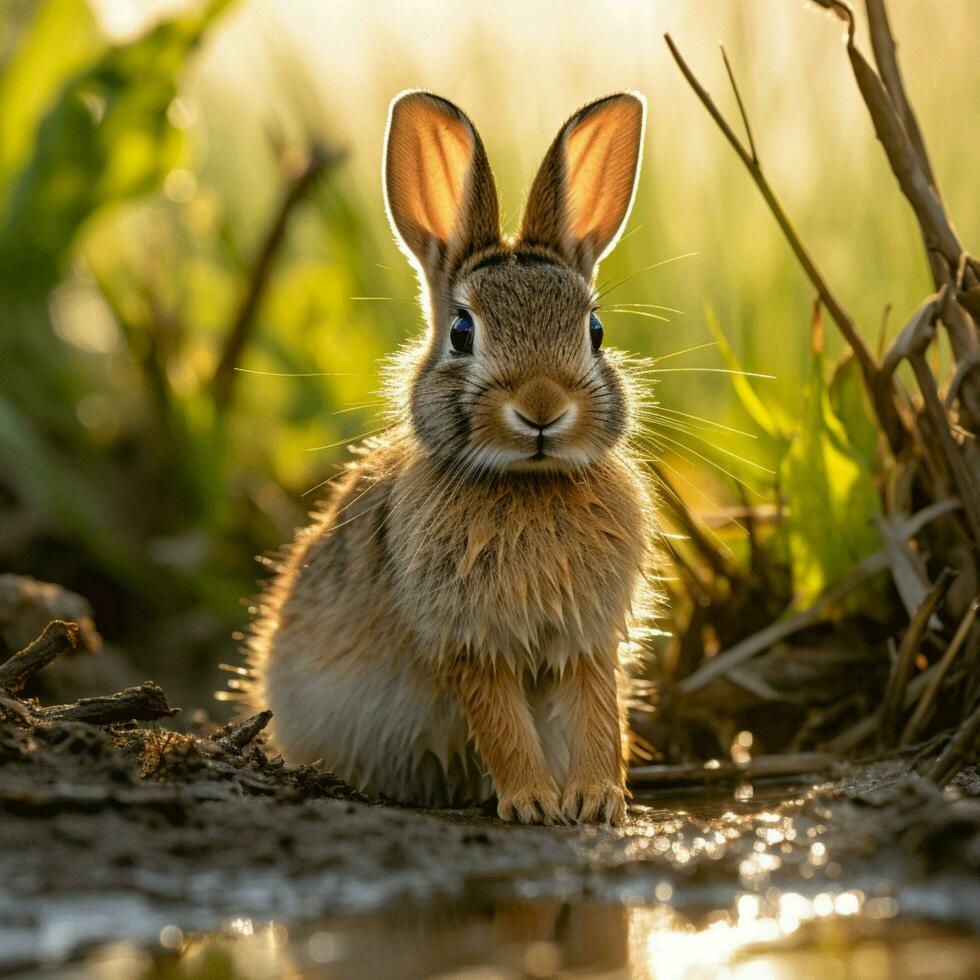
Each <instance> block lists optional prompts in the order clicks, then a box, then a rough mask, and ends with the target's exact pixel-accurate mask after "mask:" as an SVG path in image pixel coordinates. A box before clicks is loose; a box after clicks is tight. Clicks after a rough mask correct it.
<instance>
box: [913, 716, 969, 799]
mask: <svg viewBox="0 0 980 980" xmlns="http://www.w3.org/2000/svg"><path fill="white" fill-rule="evenodd" d="M978 738H980V705H977V707H976V708H974V709H973V713H972V714H971V715H970V716H969V717H968V718H967V719H966V721H965V722H963V724H962V725H961V726H960V728H959V730H958V731H957V732H956V734H955V735H954V736H953V738H952V741H950V743H949V745H947V746H946V748H945V749H944V750H943V753H942V755H940V756H939V758H938V759H936V761H935V762H934V763H933V764H932V766H931V767H930V768H929V771H928V772H927V773H926V776H927V777H928V778H929V779H930V780H932V782H934V783H935V784H936V785H937V786H945V785H946V784H947V783H948V782H949V781H950V780H951V779H952V778H953V777H954V776H955V775H956V774H957V773H958V772H959V771H960V769H961V768H962V766H963V764H964V763H970V762H975V761H976V757H977V739H978Z"/></svg>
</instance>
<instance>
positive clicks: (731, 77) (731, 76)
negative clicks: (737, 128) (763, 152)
mask: <svg viewBox="0 0 980 980" xmlns="http://www.w3.org/2000/svg"><path fill="white" fill-rule="evenodd" d="M718 47H720V48H721V60H722V61H724V62H725V71H726V72H728V81H729V82H731V85H732V92H733V93H734V94H735V101H736V102H737V103H738V111H739V114H740V115H741V117H742V125H743V126H744V127H745V136H746V138H747V139H748V141H749V150H750V151H751V153H752V162H753V163H755V164H756V165H758V163H759V154H758V152H757V151H756V148H755V140H754V139H753V137H752V126H751V125H750V124H749V116H748V113H747V112H746V111H745V103H744V102H743V101H742V93H741V92H740V91H739V90H738V82H736V81H735V73H734V72H733V71H732V66H731V63H730V62H729V60H728V52H727V51H726V50H725V45H724V44H719V45H718Z"/></svg>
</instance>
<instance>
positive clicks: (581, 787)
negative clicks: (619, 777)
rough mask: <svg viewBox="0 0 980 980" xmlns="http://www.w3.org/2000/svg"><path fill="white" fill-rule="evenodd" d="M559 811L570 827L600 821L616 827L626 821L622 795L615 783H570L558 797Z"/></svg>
mask: <svg viewBox="0 0 980 980" xmlns="http://www.w3.org/2000/svg"><path fill="white" fill-rule="evenodd" d="M561 810H562V813H563V814H564V817H565V819H566V820H568V821H569V822H570V823H598V822H600V821H601V822H603V823H608V824H611V825H612V826H614V827H618V826H620V825H621V824H622V823H623V822H624V821H625V820H626V794H625V792H624V791H623V787H622V786H617V785H616V784H615V783H611V782H604V781H601V780H595V781H590V782H585V781H579V780H573V781H572V782H571V783H569V784H568V786H567V787H566V788H565V792H564V793H563V794H562V798H561Z"/></svg>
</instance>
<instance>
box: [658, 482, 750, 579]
mask: <svg viewBox="0 0 980 980" xmlns="http://www.w3.org/2000/svg"><path fill="white" fill-rule="evenodd" d="M650 471H651V472H652V473H653V475H654V476H655V477H656V478H657V480H658V482H659V483H661V484H662V485H663V486H664V487H665V489H666V490H667V493H666V494H665V495H664V496H663V497H662V498H661V501H662V503H663V506H664V507H666V508H667V510H668V511H670V513H671V515H672V516H673V517H674V519H675V520H676V521H677V523H678V524H679V525H680V528H681V530H682V531H683V532H684V534H686V535H687V537H688V539H689V540H690V542H691V544H692V545H693V547H694V548H695V549H696V550H697V552H698V553H699V554H700V555H701V557H702V558H703V559H704V560H705V562H706V563H707V564H708V566H709V567H710V568H711V570H712V571H713V572H714V573H715V574H716V575H718V576H720V577H722V578H726V579H734V578H736V577H737V573H736V571H735V569H734V568H733V567H732V564H731V562H729V561H728V560H726V558H725V556H724V555H723V554H722V553H721V551H720V550H719V549H718V548H716V547H715V546H714V545H713V544H712V543H711V542H710V541H709V540H708V537H707V535H706V534H705V533H704V532H703V531H702V530H701V527H700V525H699V524H698V522H697V521H696V520H695V519H694V518H693V517H692V516H691V512H690V511H689V510H688V509H687V507H686V506H685V504H684V502H683V501H682V500H681V498H680V495H679V494H678V493H677V491H676V490H674V488H673V486H672V485H671V483H670V481H669V480H668V479H667V477H666V475H665V474H664V472H663V470H662V469H661V468H660V467H659V466H658V465H657V464H656V463H651V464H650Z"/></svg>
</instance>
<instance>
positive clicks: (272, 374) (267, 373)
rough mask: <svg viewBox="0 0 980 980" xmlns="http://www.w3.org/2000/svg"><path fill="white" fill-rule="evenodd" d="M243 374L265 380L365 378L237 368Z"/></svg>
mask: <svg viewBox="0 0 980 980" xmlns="http://www.w3.org/2000/svg"><path fill="white" fill-rule="evenodd" d="M235 370H236V371H238V372H240V373H241V374H257V375H259V376H260V377H263V378H363V377H364V375H363V374H350V373H348V372H345V371H255V370H253V369H252V368H243V367H236V368H235Z"/></svg>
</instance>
